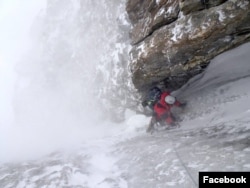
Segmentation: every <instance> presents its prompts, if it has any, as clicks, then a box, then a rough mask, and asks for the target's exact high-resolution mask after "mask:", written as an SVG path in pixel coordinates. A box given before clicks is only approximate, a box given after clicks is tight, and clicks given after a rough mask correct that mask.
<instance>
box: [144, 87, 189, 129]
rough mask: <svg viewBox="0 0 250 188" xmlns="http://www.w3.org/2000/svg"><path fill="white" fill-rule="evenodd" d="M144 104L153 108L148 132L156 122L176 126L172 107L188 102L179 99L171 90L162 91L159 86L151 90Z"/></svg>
mask: <svg viewBox="0 0 250 188" xmlns="http://www.w3.org/2000/svg"><path fill="white" fill-rule="evenodd" d="M145 101H147V102H145ZM142 105H143V106H144V107H146V106H149V107H150V108H151V109H152V118H151V120H150V124H149V126H148V128H147V132H150V131H151V130H152V129H153V128H154V125H155V124H156V123H159V124H160V125H161V126H164V125H168V126H175V125H176V123H175V117H174V116H173V114H172V113H171V108H172V107H173V106H178V107H184V106H185V105H186V104H185V103H180V102H179V101H177V100H176V98H175V97H173V96H172V95H170V93H169V92H162V91H161V90H160V89H159V88H158V87H154V88H153V89H151V90H150V91H149V94H148V97H147V98H146V100H144V101H143V103H142Z"/></svg>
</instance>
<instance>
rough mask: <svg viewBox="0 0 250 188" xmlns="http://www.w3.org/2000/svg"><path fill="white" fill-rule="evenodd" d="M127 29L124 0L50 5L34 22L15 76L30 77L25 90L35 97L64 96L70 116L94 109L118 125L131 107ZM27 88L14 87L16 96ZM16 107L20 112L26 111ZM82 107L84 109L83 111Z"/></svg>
mask: <svg viewBox="0 0 250 188" xmlns="http://www.w3.org/2000/svg"><path fill="white" fill-rule="evenodd" d="M129 29H130V24H129V23H128V21H127V14H126V11H125V0H124V1H119V2H118V1H116V0H114V1H105V0H102V1H98V3H95V2H93V1H91V0H86V1H84V3H83V2H82V1H75V0H70V1H68V0H66V1H65V0H63V1H58V0H52V1H48V3H47V8H46V12H45V13H44V15H41V16H40V17H39V18H37V20H36V22H35V23H34V26H33V29H32V35H33V40H34V41H35V42H34V48H33V49H32V51H31V52H30V54H29V55H28V57H27V58H26V59H25V60H24V61H23V62H21V63H20V65H21V66H19V73H20V74H21V75H22V76H23V77H28V78H31V80H32V81H31V84H29V86H28V87H29V88H32V90H38V91H39V92H37V91H34V92H36V93H42V91H44V90H46V91H48V92H51V91H52V92H55V91H56V92H58V93H60V95H64V94H65V96H64V98H65V99H66V100H65V99H63V101H68V102H67V103H69V106H70V107H67V108H68V109H69V108H70V109H72V110H73V111H74V116H79V117H82V116H86V114H89V113H88V112H91V111H92V112H93V114H94V119H96V117H99V116H102V118H109V117H111V118H112V119H114V120H117V121H120V120H121V119H122V118H123V112H124V105H125V104H126V105H127V106H134V105H133V101H134V100H132V99H131V97H133V96H134V95H133V94H131V93H133V92H134V89H133V88H134V87H133V84H132V83H131V79H128V78H129V77H130V72H129V71H128V68H127V66H128V62H129V61H128V59H129V57H128V54H129V53H128V51H129V48H130V45H129V37H128V31H129ZM30 59H32V61H30ZM34 61H35V62H36V63H33V62H34ZM25 67H30V69H32V71H27V70H26V69H28V68H25ZM29 88H24V89H23V88H20V89H18V91H17V92H18V95H19V96H22V95H26V94H25V92H26V91H27V90H29V91H30V89H29ZM23 92H24V94H22V93H23ZM48 95H49V94H48ZM26 96H27V95H26ZM44 96H45V94H44V93H43V95H42V97H44ZM27 100H30V97H29V98H28V99H27ZM26 103H27V102H26ZM49 103H50V104H51V103H53V101H52V102H49ZM60 105H61V103H60ZM20 106H21V107H20V108H19V107H18V108H19V111H21V112H22V114H23V112H24V111H25V110H26V109H27V108H26V109H22V106H23V105H22V104H21V105H20ZM83 106H87V107H88V108H87V112H85V113H82V108H83ZM32 108H33V107H31V108H30V109H31V111H32V110H33V109H32ZM100 109H101V110H100ZM99 111H101V113H98V112H99ZM103 112H104V113H103ZM27 114H29V112H27ZM50 114H52V113H50ZM111 114H112V115H111ZM114 114H115V115H114ZM22 116H23V115H22ZM92 119H93V118H92Z"/></svg>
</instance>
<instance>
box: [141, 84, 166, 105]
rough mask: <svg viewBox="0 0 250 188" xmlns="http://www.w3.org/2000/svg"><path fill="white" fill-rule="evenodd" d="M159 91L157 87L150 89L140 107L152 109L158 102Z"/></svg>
mask: <svg viewBox="0 0 250 188" xmlns="http://www.w3.org/2000/svg"><path fill="white" fill-rule="evenodd" d="M161 93H162V92H161V90H160V89H159V88H158V87H153V88H151V89H150V90H149V91H148V93H147V95H146V97H145V100H144V101H143V103H142V105H143V106H144V107H145V106H149V108H151V109H153V107H154V105H155V104H156V103H157V102H158V101H159V100H160V98H161Z"/></svg>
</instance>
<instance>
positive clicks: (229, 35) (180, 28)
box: [126, 0, 250, 91]
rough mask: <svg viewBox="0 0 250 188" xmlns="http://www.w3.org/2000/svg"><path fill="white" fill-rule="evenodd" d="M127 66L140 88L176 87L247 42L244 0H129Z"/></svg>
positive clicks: (248, 15)
mask: <svg viewBox="0 0 250 188" xmlns="http://www.w3.org/2000/svg"><path fill="white" fill-rule="evenodd" d="M126 6H127V8H126V10H127V12H128V15H129V19H130V20H131V23H132V26H133V28H132V30H131V32H130V38H131V43H132V45H133V47H132V49H131V51H130V59H131V63H130V68H131V71H132V80H133V83H134V85H135V87H136V88H137V89H138V90H139V91H143V90H145V89H148V88H149V87H151V86H152V85H155V84H161V85H163V86H164V87H165V88H168V89H177V88H179V87H181V86H182V85H183V84H184V83H186V82H187V80H188V79H189V78H191V77H193V76H194V75H196V74H198V73H200V72H201V71H203V70H204V69H205V67H206V66H207V65H208V63H209V61H210V60H211V59H212V58H214V57H215V56H217V55H218V54H220V53H222V52H224V51H226V50H229V49H231V48H233V47H236V46H238V45H240V44H242V43H245V42H247V41H249V40H250V1H249V0H213V1H212V0H210V1H209V2H208V4H207V5H206V8H205V6H204V5H203V4H201V1H200V0H128V1H127V5H126Z"/></svg>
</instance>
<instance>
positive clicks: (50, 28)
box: [0, 0, 123, 162]
mask: <svg viewBox="0 0 250 188" xmlns="http://www.w3.org/2000/svg"><path fill="white" fill-rule="evenodd" d="M113 4H114V6H113V8H111V7H110V6H109V5H108V4H106V3H104V2H99V3H94V2H92V1H86V2H84V3H83V2H81V1H76V0H72V1H57V0H54V1H49V2H46V1H44V0H39V1H35V2H34V1H33V2H32V1H31V0H30V1H28V0H27V1H24V2H18V1H11V2H8V1H7V0H5V1H2V2H1V12H3V13H2V14H1V17H0V18H1V25H0V27H1V31H0V38H1V44H0V45H1V46H0V63H1V64H0V83H1V85H0V90H1V98H0V103H1V107H0V110H1V111H0V117H1V120H0V123H1V124H0V129H1V130H0V150H1V154H0V161H2V162H6V161H19V160H26V159H35V158H38V157H42V156H43V155H46V154H49V153H51V152H53V151H55V150H60V149H63V150H71V149H72V148H74V147H78V146H80V145H81V143H83V142H90V141H91V140H92V139H97V138H102V137H105V136H107V135H110V134H114V131H113V129H112V127H114V126H113V123H111V122H110V121H109V120H108V118H107V116H110V114H108V113H107V110H106V111H105V110H103V109H104V107H103V104H104V106H105V104H106V105H107V106H110V104H108V102H107V100H108V99H107V98H105V97H102V93H104V92H103V91H105V92H106V96H107V95H108V92H107V91H106V90H107V89H106V88H107V85H108V82H109V80H110V70H111V69H112V68H113V67H112V65H107V64H108V63H109V62H110V61H112V59H110V57H109V56H110V54H108V53H109V52H110V51H111V50H112V51H113V54H112V55H113V56H114V54H115V52H114V51H115V50H116V49H119V50H120V49H121V47H120V46H118V47H115V44H116V41H117V37H118V36H119V35H120V34H118V33H117V32H118V29H119V28H118V26H117V21H119V20H117V14H118V12H119V8H120V9H121V8H123V7H122V6H121V5H119V4H118V3H115V2H114V3H113ZM107 7H110V10H112V11H110V12H109V15H107ZM105 15H106V16H105ZM110 15H111V16H113V17H110ZM111 23H112V24H111ZM104 98H105V99H104ZM105 101H106V102H105Z"/></svg>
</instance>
